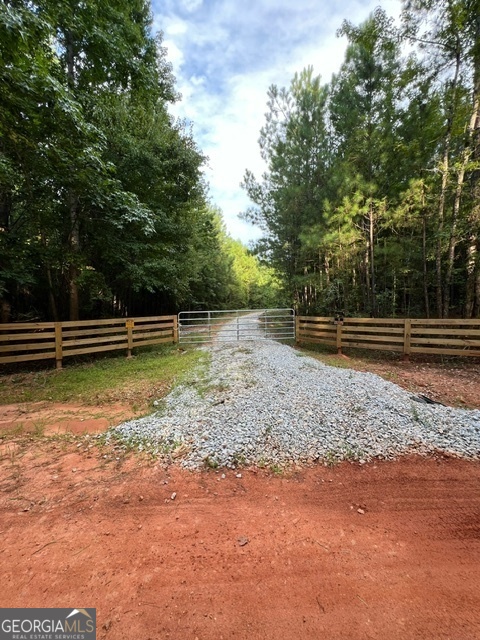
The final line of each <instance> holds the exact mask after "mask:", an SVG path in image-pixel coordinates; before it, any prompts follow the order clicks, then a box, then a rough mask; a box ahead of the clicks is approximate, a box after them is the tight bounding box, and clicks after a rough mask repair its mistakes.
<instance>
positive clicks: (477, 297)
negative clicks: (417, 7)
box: [465, 14, 480, 318]
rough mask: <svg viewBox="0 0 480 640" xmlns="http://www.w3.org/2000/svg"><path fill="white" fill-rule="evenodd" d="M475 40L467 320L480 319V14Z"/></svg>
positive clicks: (477, 20)
mask: <svg viewBox="0 0 480 640" xmlns="http://www.w3.org/2000/svg"><path fill="white" fill-rule="evenodd" d="M475 26H476V39H475V46H474V50H473V66H474V79H473V100H474V104H476V113H477V117H476V120H475V126H474V128H473V129H474V130H473V136H472V138H473V144H472V155H473V161H474V162H475V169H474V170H473V172H472V177H471V188H472V210H471V213H470V216H469V229H470V236H469V242H468V249H467V291H466V299H465V307H466V313H467V318H470V317H480V264H479V246H478V245H479V238H480V168H479V165H480V107H479V103H480V14H477V16H476V23H475Z"/></svg>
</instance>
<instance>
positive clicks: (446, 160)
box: [435, 50, 460, 318]
mask: <svg viewBox="0 0 480 640" xmlns="http://www.w3.org/2000/svg"><path fill="white" fill-rule="evenodd" d="M459 73H460V52H459V51H458V50H457V55H456V60H455V74H454V77H453V81H452V97H451V100H450V109H449V112H448V117H447V130H446V132H445V143H444V145H445V146H444V150H443V159H442V169H441V171H442V186H441V189H440V198H439V201H438V225H437V250H436V256H435V267H436V290H435V293H436V303H437V314H438V317H439V318H441V317H442V316H443V277H442V257H443V227H444V223H445V200H446V196H447V187H448V172H449V167H450V145H451V141H452V127H453V118H454V114H455V104H456V97H457V87H458V76H459Z"/></svg>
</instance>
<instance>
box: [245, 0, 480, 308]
mask: <svg viewBox="0 0 480 640" xmlns="http://www.w3.org/2000/svg"><path fill="white" fill-rule="evenodd" d="M340 33H341V34H342V35H345V36H347V38H348V42H349V44H348V49H347V52H346V57H345V60H344V62H343V64H342V66H341V69H340V71H339V73H338V74H337V75H335V76H334V77H333V78H332V80H331V82H330V83H329V84H325V85H322V84H321V80H320V78H319V77H315V76H314V75H313V71H312V68H308V69H306V70H304V71H303V72H302V73H300V74H296V75H295V77H294V78H293V80H292V82H291V84H290V86H289V87H288V88H278V87H277V86H272V87H270V90H269V92H268V98H269V101H268V112H267V113H266V121H265V125H264V127H263V128H262V130H261V134H260V140H259V143H260V148H261V154H262V156H263V158H264V160H265V161H266V164H267V171H266V172H265V174H264V175H263V176H262V178H261V179H257V178H256V177H255V176H254V175H253V174H252V173H251V172H250V171H247V172H246V174H245V178H244V183H243V186H244V188H245V189H246V191H247V193H248V195H249V197H250V199H251V200H252V201H253V203H254V204H255V206H253V207H251V208H250V209H249V210H248V211H247V212H246V213H245V214H244V217H245V218H246V219H248V220H250V221H252V222H253V223H255V224H257V225H259V226H260V227H261V228H262V229H263V230H264V238H263V239H262V240H261V241H260V242H259V244H258V247H257V250H258V252H259V253H260V254H261V255H263V257H264V258H267V259H269V260H270V262H271V264H272V266H274V267H275V269H276V270H277V272H278V273H279V275H280V277H281V279H282V283H283V286H284V288H285V290H286V292H287V293H288V295H290V296H291V297H292V298H293V299H294V300H295V304H296V307H297V308H298V310H299V311H301V312H307V313H317V314H324V313H327V314H331V313H333V312H335V311H344V312H345V313H347V314H350V315H352V314H353V315H355V314H357V315H372V316H395V315H403V316H411V317H430V316H431V317H440V318H442V317H449V316H450V317H451V316H460V317H467V318H470V317H480V113H479V100H480V2H479V0H408V1H407V0H405V1H404V2H403V10H402V19H401V25H400V26H399V27H398V26H397V27H396V26H395V25H394V23H393V22H392V21H391V20H390V19H389V18H388V16H387V15H386V14H385V12H384V11H383V10H381V9H377V10H376V11H375V12H374V14H372V16H371V17H370V18H369V19H368V20H367V21H366V22H365V23H363V24H362V25H360V26H358V27H357V26H354V25H352V24H350V23H349V22H345V23H344V24H343V26H342V28H341V29H340Z"/></svg>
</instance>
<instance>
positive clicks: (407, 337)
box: [403, 318, 412, 362]
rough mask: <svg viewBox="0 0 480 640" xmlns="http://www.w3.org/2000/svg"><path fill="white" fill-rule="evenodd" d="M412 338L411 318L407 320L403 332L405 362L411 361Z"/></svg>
mask: <svg viewBox="0 0 480 640" xmlns="http://www.w3.org/2000/svg"><path fill="white" fill-rule="evenodd" d="M411 337H412V321H411V320H410V318H405V325H404V330H403V359H404V361H405V362H409V360H410V342H411Z"/></svg>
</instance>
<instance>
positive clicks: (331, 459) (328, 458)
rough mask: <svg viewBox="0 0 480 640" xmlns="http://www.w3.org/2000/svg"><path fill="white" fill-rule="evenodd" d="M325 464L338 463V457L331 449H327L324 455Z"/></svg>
mask: <svg viewBox="0 0 480 640" xmlns="http://www.w3.org/2000/svg"><path fill="white" fill-rule="evenodd" d="M324 461H325V466H327V467H333V466H335V465H336V464H337V463H338V458H337V456H336V454H335V453H334V452H333V451H327V453H326V454H325V456H324Z"/></svg>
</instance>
